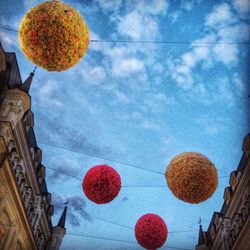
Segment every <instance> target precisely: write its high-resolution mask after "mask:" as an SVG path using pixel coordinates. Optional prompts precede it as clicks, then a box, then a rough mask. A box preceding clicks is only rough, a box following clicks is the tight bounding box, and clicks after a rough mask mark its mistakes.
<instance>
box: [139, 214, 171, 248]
mask: <svg viewBox="0 0 250 250" xmlns="http://www.w3.org/2000/svg"><path fill="white" fill-rule="evenodd" d="M167 236H168V228H167V225H166V223H165V222H164V220H163V219H162V218H161V217H160V216H158V215H156V214H145V215H143V216H142V217H141V218H140V219H139V220H138V221H137V223H136V225H135V237H136V239H137V241H138V243H139V244H140V245H141V246H143V247H145V248H146V249H149V250H155V249H157V248H159V247H161V246H162V245H163V244H164V243H165V241H166V239H167Z"/></svg>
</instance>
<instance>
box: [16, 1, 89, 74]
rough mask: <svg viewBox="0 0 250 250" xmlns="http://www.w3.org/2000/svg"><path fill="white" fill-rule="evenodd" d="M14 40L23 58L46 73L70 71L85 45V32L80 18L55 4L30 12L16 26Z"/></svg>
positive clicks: (60, 5)
mask: <svg viewBox="0 0 250 250" xmlns="http://www.w3.org/2000/svg"><path fill="white" fill-rule="evenodd" d="M18 38H19V42H20V47H21V50H22V51H23V52H24V54H25V55H26V57H27V58H28V59H29V60H30V61H31V62H32V63H34V64H36V65H38V66H40V67H42V68H44V69H46V70H48V71H63V70H65V69H68V68H70V67H72V66H73V65H75V64H76V63H77V62H78V61H79V60H80V59H81V58H82V57H83V55H84V54H85V52H86V51H87V48H88V45H89V31H88V27H87V25H86V23H85V22H84V20H83V19H82V17H81V16H80V14H79V13H78V12H77V11H76V10H75V9H74V8H72V7H71V6H69V5H66V4H64V3H62V2H60V1H59V0H54V1H51V2H44V3H41V4H38V5H37V6H35V7H33V8H32V9H30V10H29V12H27V13H26V14H25V16H24V17H23V19H22V21H21V23H20V26H19V31H18Z"/></svg>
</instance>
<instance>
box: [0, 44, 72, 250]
mask: <svg viewBox="0 0 250 250" xmlns="http://www.w3.org/2000/svg"><path fill="white" fill-rule="evenodd" d="M33 76H34V72H32V73H31V74H30V76H29V77H28V78H27V79H26V81H24V82H22V80H21V76H20V72H19V68H18V63H17V60H16V56H15V53H7V52H5V51H4V50H3V48H2V46H0V249H6V250H10V249H11V250H12V249H18V250H20V249H23V250H33V249H34V250H36V249H39V250H42V249H54V250H56V249H59V247H60V244H61V241H62V238H63V236H64V235H65V234H66V229H65V219H66V211H67V209H66V208H65V209H64V212H63V214H62V216H61V219H60V221H59V223H58V225H57V226H56V227H53V226H52V222H51V217H52V216H53V213H54V206H53V205H52V204H51V198H52V197H51V194H50V193H49V192H48V190H47V186H46V181H45V173H46V168H45V166H43V164H42V151H41V149H40V148H39V147H38V145H37V142H36V137H35V133H34V129H33V126H34V114H33V112H32V111H31V97H30V95H29V88H30V86H31V82H32V78H33Z"/></svg>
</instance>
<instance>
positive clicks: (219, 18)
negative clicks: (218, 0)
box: [206, 3, 235, 27]
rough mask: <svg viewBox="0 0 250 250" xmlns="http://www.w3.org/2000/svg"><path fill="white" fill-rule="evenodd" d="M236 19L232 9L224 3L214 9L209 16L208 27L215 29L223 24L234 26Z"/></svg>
mask: <svg viewBox="0 0 250 250" xmlns="http://www.w3.org/2000/svg"><path fill="white" fill-rule="evenodd" d="M234 21H235V18H234V16H233V14H232V12H231V8H230V6H229V5H228V4H227V3H223V4H220V5H217V6H215V7H214V10H213V11H212V12H211V13H210V14H209V15H208V16H207V18H206V25H207V26H210V27H215V26H216V25H221V24H225V23H226V24H232V23H233V22H234Z"/></svg>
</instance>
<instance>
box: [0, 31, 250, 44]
mask: <svg viewBox="0 0 250 250" xmlns="http://www.w3.org/2000/svg"><path fill="white" fill-rule="evenodd" d="M0 28H1V29H3V30H8V31H12V32H18V30H16V29H13V28H10V27H6V26H0ZM90 43H141V44H193V45H216V44H221V45H233V44H237V45H250V42H192V41H150V40H148V41H147V40H104V39H103V40H97V39H91V40H90Z"/></svg>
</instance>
